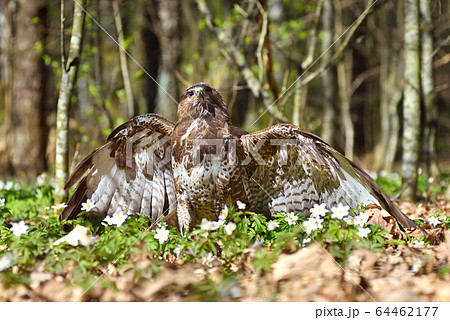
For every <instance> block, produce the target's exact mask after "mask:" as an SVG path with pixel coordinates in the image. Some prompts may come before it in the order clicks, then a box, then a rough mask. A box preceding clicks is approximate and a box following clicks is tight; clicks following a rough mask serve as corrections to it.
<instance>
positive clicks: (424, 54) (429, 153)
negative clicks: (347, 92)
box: [420, 0, 439, 178]
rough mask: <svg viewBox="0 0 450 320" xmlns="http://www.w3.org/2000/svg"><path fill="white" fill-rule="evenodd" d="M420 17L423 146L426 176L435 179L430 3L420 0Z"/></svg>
mask: <svg viewBox="0 0 450 320" xmlns="http://www.w3.org/2000/svg"><path fill="white" fill-rule="evenodd" d="M420 16H421V18H422V23H423V24H422V25H423V28H422V33H421V36H422V38H421V40H422V41H421V46H422V48H421V49H422V50H421V85H422V96H423V104H424V107H425V120H426V121H425V128H424V131H425V132H424V141H423V146H424V154H425V160H426V169H427V170H426V171H427V175H428V176H429V177H435V178H437V177H438V176H439V168H438V166H437V162H436V131H437V130H436V129H437V110H436V105H435V103H434V97H435V89H434V79H433V34H432V29H433V23H432V20H431V10H430V1H428V0H420Z"/></svg>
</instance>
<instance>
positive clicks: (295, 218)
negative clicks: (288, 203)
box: [284, 212, 298, 226]
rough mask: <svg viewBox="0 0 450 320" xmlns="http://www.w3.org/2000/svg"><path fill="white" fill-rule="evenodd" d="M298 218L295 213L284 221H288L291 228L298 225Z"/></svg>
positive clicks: (290, 214)
mask: <svg viewBox="0 0 450 320" xmlns="http://www.w3.org/2000/svg"><path fill="white" fill-rule="evenodd" d="M297 220H298V217H297V216H296V215H295V214H294V213H293V212H291V213H289V214H288V215H287V216H286V218H284V221H286V222H287V223H288V224H289V225H290V226H292V225H294V224H296V223H297Z"/></svg>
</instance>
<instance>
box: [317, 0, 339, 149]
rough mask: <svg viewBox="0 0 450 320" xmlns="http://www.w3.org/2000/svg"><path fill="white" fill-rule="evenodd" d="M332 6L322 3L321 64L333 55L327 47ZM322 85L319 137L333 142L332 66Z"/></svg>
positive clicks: (330, 37)
mask: <svg viewBox="0 0 450 320" xmlns="http://www.w3.org/2000/svg"><path fill="white" fill-rule="evenodd" d="M333 22H334V7H333V1H332V0H325V1H324V4H323V14H322V29H323V39H322V52H325V51H326V52H325V54H324V55H323V56H322V58H321V59H322V60H321V62H322V64H326V63H328V61H330V60H331V57H332V56H333V51H332V49H331V48H330V49H329V47H330V46H331V44H332V43H333V37H334V24H333ZM322 87H323V95H324V116H323V125H322V134H321V137H322V138H323V139H324V140H325V141H327V142H329V143H330V144H332V145H333V144H334V141H335V140H334V136H335V133H336V105H335V101H336V74H335V69H334V67H329V68H327V69H326V70H325V71H324V72H323V74H322Z"/></svg>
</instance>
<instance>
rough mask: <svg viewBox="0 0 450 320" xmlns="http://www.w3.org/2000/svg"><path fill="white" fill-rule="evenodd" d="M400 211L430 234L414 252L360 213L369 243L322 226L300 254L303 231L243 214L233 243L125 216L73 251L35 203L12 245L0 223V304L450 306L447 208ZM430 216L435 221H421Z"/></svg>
mask: <svg viewBox="0 0 450 320" xmlns="http://www.w3.org/2000/svg"><path fill="white" fill-rule="evenodd" d="M44 191H45V190H44ZM43 193H45V192H43ZM41 196H42V197H41V198H45V195H41ZM33 197H34V198H33V199H34V200H36V196H35V195H34V196H33ZM17 198H18V197H17ZM6 199H8V198H6ZM24 200H26V197H24V198H22V199H21V201H24ZM41 200H42V199H41ZM47 200H48V199H47ZM39 201H40V200H39ZM39 201H37V202H39ZM45 201H46V200H45V199H44V200H42V202H45ZM10 202H11V203H13V201H10ZM27 203H28V207H29V206H30V203H29V202H27ZM6 204H8V201H7V202H6ZM21 205H26V204H24V203H21ZM399 206H400V208H401V210H402V211H403V212H404V213H405V214H406V215H408V216H409V217H410V218H411V219H422V221H424V222H425V223H423V227H424V228H425V229H426V230H427V231H428V232H429V234H430V237H429V238H428V239H427V240H425V241H424V242H423V243H422V241H423V240H424V239H423V237H421V234H420V232H419V231H418V230H415V231H412V232H408V233H405V232H403V231H401V230H400V229H399V228H398V225H397V224H396V223H395V222H394V221H393V219H392V218H391V217H390V216H386V215H385V214H384V213H383V210H380V209H377V208H366V211H365V212H366V213H367V214H368V216H369V217H370V218H369V219H368V222H367V223H366V226H368V225H371V227H370V228H371V238H370V241H369V240H368V239H367V238H366V239H363V238H361V239H360V238H359V237H358V236H356V229H355V230H354V231H351V230H353V229H351V228H350V227H349V228H350V229H351V230H350V229H349V228H347V227H346V228H343V226H342V224H341V225H338V227H337V230H338V231H337V232H338V233H333V232H334V231H333V230H334V229H333V228H334V227H335V225H334V224H333V223H334V222H332V221H331V220H330V221H329V222H327V223H328V224H326V228H328V229H327V231H321V230H319V231H320V232H321V233H319V231H317V234H316V233H314V232H313V233H312V234H311V236H313V235H314V237H313V238H312V241H311V242H310V243H309V244H308V245H306V244H305V241H303V240H304V239H305V234H304V232H303V233H301V235H302V237H299V234H300V231H298V232H297V231H296V229H295V228H290V225H287V224H286V225H285V226H284V227H285V228H287V229H286V230H281V232H280V234H278V233H273V231H272V232H271V233H269V232H266V231H261V230H262V229H261V228H266V229H267V223H266V222H265V221H262V225H259V227H261V228H260V229H258V228H259V227H258V222H257V221H259V220H257V219H254V218H251V217H250V218H248V217H247V216H248V213H247V215H245V214H241V215H237V214H235V215H232V214H230V221H231V219H234V220H233V221H234V222H236V224H237V226H238V227H237V229H236V231H235V232H234V234H233V236H235V238H236V239H238V240H236V239H235V238H233V236H229V235H227V234H226V233H225V232H222V231H220V230H219V231H217V238H214V237H216V235H215V234H214V232H213V231H211V232H209V233H208V232H203V233H202V232H200V231H203V230H200V231H198V232H197V233H193V234H192V236H190V237H189V238H187V239H185V240H183V241H185V242H182V240H180V239H179V238H180V236H179V235H176V234H175V233H176V230H174V229H170V232H171V235H170V237H169V239H168V240H167V242H165V243H163V244H161V243H159V242H158V241H156V240H155V237H154V236H155V232H154V231H145V230H146V229H144V228H143V227H142V224H139V223H141V222H140V221H139V219H136V220H131V219H130V221H127V222H125V223H124V225H123V226H122V227H121V228H118V227H115V228H111V227H108V229H106V228H105V231H104V232H103V233H101V234H100V235H97V236H94V237H92V236H91V233H95V232H96V231H98V229H96V227H93V225H87V229H83V230H81V228H80V230H81V232H80V233H79V234H78V235H75V238H74V239H75V242H74V243H72V245H70V244H68V243H60V244H58V243H57V242H56V243H55V241H57V240H58V239H60V238H61V237H62V236H64V235H66V234H67V232H64V231H58V228H60V229H63V228H62V227H61V225H60V222H59V221H58V219H57V217H56V215H57V210H58V209H55V210H52V209H49V208H45V209H42V210H41V209H40V208H41V206H40V204H39V203H37V204H34V209H33V210H35V212H38V214H37V216H34V215H33V214H32V213H29V214H28V215H23V216H21V217H20V218H21V219H23V220H25V221H27V224H28V225H30V228H29V229H28V232H27V234H25V235H21V236H15V235H13V234H11V231H10V229H11V227H10V226H11V225H12V220H11V219H12V218H11V217H12V216H13V214H12V213H11V211H14V208H8V212H6V210H5V209H4V212H3V216H4V218H3V220H0V231H1V233H0V235H1V238H0V240H1V241H0V301H318V302H325V301H379V302H380V301H450V286H449V285H448V284H449V281H450V217H449V214H448V213H449V212H450V203H449V202H447V201H445V200H436V201H435V202H434V203H433V204H423V203H418V204H414V203H402V204H400V205H399ZM13 207H14V206H13ZM16 210H19V209H16ZM33 210H31V212H33ZM9 215H11V217H9ZM250 215H251V214H250ZM254 216H256V215H254ZM432 216H438V217H439V219H440V222H441V223H440V224H437V225H435V226H433V225H430V224H429V223H427V221H428V219H429V218H430V217H432ZM246 219H247V220H246ZM252 219H253V220H252ZM15 220H17V219H15ZM77 221H78V222H80V221H81V220H77ZM278 221H279V222H280V221H282V220H281V218H280V219H279V220H278ZM416 221H417V220H416ZM253 222H255V223H253ZM245 223H247V227H245V226H244V224H245ZM75 224H78V223H75ZM79 224H80V225H81V224H83V223H79ZM380 226H382V227H383V228H385V229H388V230H389V231H390V232H385V231H381V229H380V228H379V227H380ZM244 227H245V228H246V229H245V228H244ZM288 227H289V228H288ZM99 228H102V227H101V226H99ZM242 228H244V229H245V230H244V229H242ZM280 228H283V224H280ZM324 228H325V227H324ZM143 229H144V231H142V230H143ZM241 229H242V230H241ZM80 230H79V231H80ZM86 230H87V231H86ZM102 230H103V229H102ZM239 230H241V231H239ZM252 230H253V231H254V232H255V234H254V235H253V236H248V234H252V232H253V231H252ZM330 230H331V231H330ZM342 230H347V231H344V232H343V231H342ZM348 230H350V231H348ZM84 231H86V232H84ZM264 232H266V233H264ZM282 232H284V233H285V234H290V235H291V236H286V235H282ZM172 233H173V235H172ZM71 235H73V234H71ZM330 235H332V236H330ZM336 237H337V238H339V237H343V238H345V239H337V238H336ZM65 239H67V238H64V239H62V241H64V240H65ZM255 239H258V240H257V241H255ZM302 239H303V240H302ZM122 240H123V241H122ZM62 241H60V242H62ZM72 241H73V239H72ZM180 241H181V242H180ZM227 241H234V242H227ZM69 242H70V239H69ZM189 242H191V243H196V245H197V246H196V247H194V246H190V245H191V243H189ZM281 243H282V245H281ZM375 243H376V244H375ZM175 248H181V249H182V250H184V251H185V252H186V253H185V254H183V253H181V254H180V250H179V251H177V250H175ZM227 248H232V249H231V250H229V251H227ZM116 249H117V250H116ZM182 250H181V251H182ZM158 252H159V254H158ZM182 252H183V251H182ZM206 252H212V254H209V257H208V255H206Z"/></svg>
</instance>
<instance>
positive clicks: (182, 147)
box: [62, 83, 426, 236]
mask: <svg viewBox="0 0 450 320" xmlns="http://www.w3.org/2000/svg"><path fill="white" fill-rule="evenodd" d="M204 142H206V143H204ZM209 142H213V143H212V144H209ZM199 144H200V145H199ZM77 181H79V182H78V185H77V188H76V190H75V192H74V194H73V195H72V197H71V198H70V200H69V202H68V207H67V208H65V209H64V211H63V213H62V217H63V219H71V218H74V217H76V215H77V214H78V213H79V212H80V208H81V204H82V203H83V202H85V201H87V199H90V200H91V202H92V203H94V208H93V211H95V212H97V213H99V214H100V215H103V216H105V215H112V214H114V213H115V212H119V211H120V210H126V211H127V212H131V213H141V214H145V215H148V216H150V217H151V218H152V219H153V220H155V221H159V220H161V219H162V218H164V217H165V216H167V215H169V214H170V213H172V214H170V216H172V215H174V216H175V217H176V219H175V221H174V223H175V224H176V225H178V226H179V227H180V229H184V230H190V229H192V228H193V227H194V226H195V225H197V224H198V223H199V222H200V221H201V219H203V218H207V219H209V220H214V219H217V218H218V215H219V212H220V211H221V209H223V208H224V207H225V206H228V207H230V206H234V205H235V204H236V201H238V200H239V201H241V202H244V203H246V204H247V208H248V210H250V211H253V212H256V213H262V214H264V215H266V216H267V217H268V218H271V217H273V215H274V214H275V213H278V212H297V213H300V214H302V215H304V216H308V215H309V214H310V212H309V209H310V208H311V207H313V205H314V204H316V203H317V204H321V203H325V204H326V205H327V207H328V208H329V209H330V208H331V207H333V206H336V205H338V204H339V203H341V204H344V205H348V206H350V207H357V206H358V205H360V204H365V205H368V204H376V205H379V206H381V207H383V208H384V209H386V210H387V211H388V212H389V213H390V214H391V215H393V216H394V217H395V218H396V219H397V220H398V221H399V222H400V223H401V224H402V225H403V226H405V227H407V228H414V227H417V225H416V224H415V223H414V222H413V221H411V220H410V219H409V218H408V217H406V216H405V215H404V214H403V213H402V212H401V211H400V210H399V209H398V208H397V207H396V206H395V204H394V203H393V202H392V201H391V200H389V198H388V197H387V196H386V195H385V194H384V193H382V192H381V190H380V189H379V188H378V186H377V184H376V183H375V181H373V179H372V178H371V177H370V176H369V175H368V174H367V173H365V172H364V170H362V169H361V168H359V167H358V166H357V165H356V164H354V163H353V162H352V161H350V160H349V159H347V158H345V156H343V155H342V154H340V153H339V152H338V151H336V150H335V149H333V148H332V147H331V146H330V145H329V144H328V143H326V142H325V141H323V140H322V139H320V138H319V137H317V136H315V135H313V134H312V133H309V132H306V131H303V130H301V129H300V128H298V127H297V126H294V125H291V124H277V125H274V126H271V127H269V128H267V129H264V130H260V131H257V132H254V133H247V132H246V131H244V130H242V129H240V128H237V127H235V126H233V125H232V124H231V122H230V116H229V114H228V110H227V106H226V104H225V102H224V101H223V99H222V97H221V96H220V94H219V92H218V91H217V90H216V89H214V88H213V87H211V86H210V85H207V84H205V83H198V84H195V85H193V86H191V87H189V88H187V89H186V91H185V92H184V93H183V95H182V96H181V98H180V102H179V105H178V121H177V123H176V124H173V123H172V122H170V121H168V120H167V119H165V118H163V117H160V116H158V115H156V114H145V115H141V116H138V117H135V118H133V119H131V120H130V121H128V122H126V123H124V124H123V125H121V126H119V127H118V128H117V129H115V130H114V131H113V132H112V133H111V135H110V137H109V138H108V141H107V142H106V143H105V144H104V145H103V146H101V147H99V148H97V149H96V150H94V151H93V152H92V153H91V154H90V155H89V156H88V157H86V158H85V159H84V160H83V161H82V162H81V163H80V164H79V165H78V166H77V168H76V169H75V170H74V172H73V173H72V175H71V177H70V178H69V179H68V181H67V184H66V188H69V187H71V186H72V185H73V184H75V183H76V182H77ZM175 213H176V214H175ZM419 228H420V227H419ZM421 230H422V233H424V235H425V236H426V232H425V231H423V229H421Z"/></svg>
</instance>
